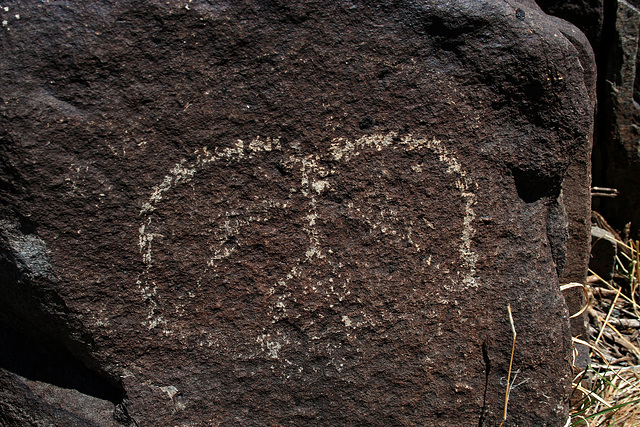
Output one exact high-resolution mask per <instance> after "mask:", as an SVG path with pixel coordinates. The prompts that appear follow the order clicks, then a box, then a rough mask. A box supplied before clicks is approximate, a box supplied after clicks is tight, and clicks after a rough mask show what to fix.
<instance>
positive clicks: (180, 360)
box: [0, 0, 594, 426]
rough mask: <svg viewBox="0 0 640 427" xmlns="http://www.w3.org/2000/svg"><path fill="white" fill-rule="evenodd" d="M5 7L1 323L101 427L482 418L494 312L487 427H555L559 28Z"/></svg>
mask: <svg viewBox="0 0 640 427" xmlns="http://www.w3.org/2000/svg"><path fill="white" fill-rule="evenodd" d="M5 8H6V9H3V10H4V12H3V13H4V15H3V19H4V21H5V22H6V24H4V26H3V27H2V29H1V30H2V31H3V33H2V39H1V40H0V41H1V43H2V44H1V49H2V52H1V53H2V55H0V71H1V77H0V79H1V80H0V84H1V85H2V87H3V91H2V93H0V97H1V103H0V141H1V145H0V151H1V153H0V159H1V160H0V161H1V162H2V163H1V165H2V169H0V185H1V187H0V188H1V189H2V191H1V193H0V197H1V198H2V205H1V206H2V207H1V208H0V209H2V211H1V212H2V215H3V218H4V220H3V223H2V227H1V228H2V233H1V235H0V237H1V238H0V255H1V256H0V260H1V261H2V262H3V266H5V267H6V269H5V270H4V271H5V273H3V277H2V281H1V283H0V286H1V288H0V291H1V292H0V301H1V304H2V306H3V308H4V309H5V312H6V313H7V314H5V315H3V316H2V319H3V322H5V323H6V324H7V326H8V327H11V326H12V325H16V324H20V325H21V326H20V327H22V328H24V329H25V330H26V331H27V333H28V334H31V335H33V336H41V335H43V334H44V335H47V336H50V338H51V339H52V340H54V341H55V342H57V343H58V344H62V345H64V346H65V347H66V348H67V349H68V350H69V351H70V352H71V353H73V355H74V356H75V357H76V358H77V359H78V360H81V361H82V362H83V363H84V364H86V366H87V367H89V368H90V369H92V370H94V371H95V372H97V373H99V374H100V375H102V376H103V377H104V378H106V379H107V380H108V381H109V382H110V383H111V384H112V386H113V387H118V388H119V392H121V399H122V402H121V403H120V404H119V405H118V411H119V412H118V413H119V414H121V415H119V416H118V417H117V420H118V421H117V422H119V423H121V424H126V423H134V422H135V423H137V424H138V425H140V426H142V425H184V424H189V423H190V424H196V425H198V424H199V425H216V424H222V425H274V424H281V425H285V424H286V425H304V424H312V425H316V424H317V425H364V424H366V425H448V426H457V425H459V426H467V425H469V424H470V423H471V424H473V425H476V424H479V425H495V424H499V422H500V420H501V418H502V413H503V409H504V408H503V402H504V393H505V384H504V381H505V378H506V377H507V374H508V367H509V359H510V356H511V342H512V335H511V326H510V324H509V321H508V318H507V305H508V304H510V305H511V307H512V309H513V312H514V322H515V328H516V330H517V331H518V338H517V344H516V352H515V357H514V370H517V372H518V374H517V383H519V386H518V387H517V388H515V389H514V390H512V392H511V394H510V399H509V412H508V417H507V423H505V425H544V424H546V425H564V424H565V421H566V419H567V413H568V408H567V401H568V396H569V391H570V388H569V385H570V380H571V369H570V354H571V342H570V331H569V321H568V313H567V309H566V306H565V303H564V300H563V298H562V295H561V294H560V292H559V288H558V272H559V270H560V269H561V264H562V260H563V259H564V257H565V249H564V246H565V244H566V239H567V232H566V226H567V223H566V221H567V219H566V216H565V215H564V213H563V212H565V210H564V208H563V207H562V198H561V196H560V195H561V189H562V183H563V179H564V177H565V173H566V170H567V168H568V167H569V165H570V164H572V162H573V163H575V159H576V158H577V157H576V156H575V153H576V152H581V150H583V151H584V150H587V151H588V147H589V137H590V129H591V120H592V119H591V115H592V112H593V104H592V100H591V99H590V95H592V93H593V75H594V73H593V64H592V62H591V60H589V57H588V55H585V52H588V47H585V44H584V43H583V42H582V41H581V40H580V38H579V35H578V33H577V32H575V30H574V29H572V28H571V27H569V26H567V24H565V23H563V22H561V21H559V20H558V19H554V18H551V17H548V16H546V15H544V14H543V13H542V12H540V10H539V9H538V8H537V7H536V6H535V4H534V3H533V2H532V1H522V2H514V1H502V0H492V1H488V0H487V1H476V0H474V1H463V0H460V1H454V2H451V1H433V2H425V3H412V2H406V3H404V2H400V3H398V2H376V3H375V5H369V4H361V3H359V2H346V1H345V2H330V1H327V2H319V3H307V2H299V3H292V2H278V1H274V2H269V3H264V2H237V3H232V4H230V3H228V2H223V1H208V2H205V1H193V2H187V1H177V0H174V1H168V2H165V1H163V2H160V1H146V2H134V1H123V2H117V3H115V2H114V3H107V2H105V3H99V4H97V3H91V4H90V5H89V4H87V5H79V6H74V7H67V5H65V4H60V3H56V4H48V3H46V2H42V3H37V4H36V3H22V2H16V3H8V4H7V6H5ZM6 319H9V320H6ZM21 321H22V323H21ZM520 383H521V384H520ZM122 414H124V415H122ZM76 415H77V414H76ZM129 417H130V418H129ZM130 420H131V421H130Z"/></svg>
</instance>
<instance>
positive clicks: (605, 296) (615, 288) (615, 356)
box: [571, 213, 640, 427]
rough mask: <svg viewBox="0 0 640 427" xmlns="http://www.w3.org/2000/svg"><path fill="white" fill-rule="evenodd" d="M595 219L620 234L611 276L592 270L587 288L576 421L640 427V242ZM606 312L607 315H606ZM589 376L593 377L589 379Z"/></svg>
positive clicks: (573, 415)
mask: <svg viewBox="0 0 640 427" xmlns="http://www.w3.org/2000/svg"><path fill="white" fill-rule="evenodd" d="M593 220H594V222H595V223H597V224H598V225H599V226H600V227H601V228H604V229H605V230H608V231H610V232H611V233H612V234H613V235H614V236H615V238H616V243H617V245H618V255H617V257H616V259H615V275H614V278H613V279H612V280H610V281H606V280H604V279H602V277H600V276H598V275H597V274H595V273H594V272H593V271H590V274H592V276H590V277H589V278H588V280H587V285H586V289H587V290H588V292H589V294H590V295H589V296H590V298H589V304H588V308H587V309H586V312H587V314H588V317H589V319H590V325H589V340H581V339H578V338H574V339H573V341H574V342H575V343H579V344H582V345H586V346H587V347H589V348H590V349H591V361H592V363H591V366H590V367H588V368H587V369H586V370H585V371H583V372H581V373H580V374H579V375H577V376H576V378H575V379H574V396H573V398H572V402H574V403H573V405H572V411H571V420H572V424H571V425H572V426H585V427H596V426H598V427H613V426H615V427H638V426H640V305H639V304H638V301H640V242H639V241H634V240H630V239H628V233H623V234H624V235H625V239H622V238H621V237H620V234H618V233H617V232H616V231H615V230H613V228H611V227H610V226H609V224H607V223H606V221H605V220H604V218H602V217H601V216H600V215H598V214H596V213H594V216H593ZM605 313H606V314H605ZM588 341H590V342H588ZM589 378H590V380H589Z"/></svg>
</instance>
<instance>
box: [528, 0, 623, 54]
mask: <svg viewBox="0 0 640 427" xmlns="http://www.w3.org/2000/svg"><path fill="white" fill-rule="evenodd" d="M614 1H615V0H614ZM536 3H537V4H538V5H539V6H540V7H541V8H542V10H544V11H545V13H548V14H549V15H553V16H557V17H559V18H562V19H565V20H566V21H568V22H571V23H572V24H573V25H575V26H576V27H578V28H579V29H580V30H582V31H583V32H584V34H585V35H586V36H587V38H588V39H589V42H590V43H591V46H593V47H594V49H595V50H596V52H597V49H598V48H599V47H600V41H601V40H602V26H603V24H604V13H605V11H604V9H605V7H604V3H605V1H604V0H536ZM596 55H597V54H596Z"/></svg>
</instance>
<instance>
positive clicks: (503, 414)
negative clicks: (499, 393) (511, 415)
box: [500, 304, 517, 427]
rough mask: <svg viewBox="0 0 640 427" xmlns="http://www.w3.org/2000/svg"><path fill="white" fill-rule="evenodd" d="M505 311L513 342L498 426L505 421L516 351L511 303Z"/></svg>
mask: <svg viewBox="0 0 640 427" xmlns="http://www.w3.org/2000/svg"><path fill="white" fill-rule="evenodd" d="M507 312H508V313H509V323H510V324H511V332H512V333H513V342H512V344H511V359H509V373H508V374H507V391H506V392H505V394H504V412H503V413H502V422H501V423H500V427H502V424H504V422H505V421H507V407H508V406H509V393H510V392H511V369H512V367H513V354H514V353H515V351H516V335H517V334H516V327H515V325H514V324H513V315H512V314H511V304H507Z"/></svg>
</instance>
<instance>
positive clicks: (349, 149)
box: [137, 132, 478, 357]
mask: <svg viewBox="0 0 640 427" xmlns="http://www.w3.org/2000/svg"><path fill="white" fill-rule="evenodd" d="M398 149H400V150H405V151H413V150H429V151H431V152H432V153H434V154H435V155H436V156H437V157H438V160H439V161H440V162H441V163H442V164H443V165H444V166H445V167H446V170H445V173H446V174H448V175H452V176H453V178H454V185H455V187H456V188H457V190H459V191H460V197H462V199H463V200H464V216H463V230H462V233H461V235H460V243H459V245H458V252H459V254H460V260H461V265H460V268H461V270H463V271H464V274H463V276H462V280H461V283H452V284H451V285H447V284H445V285H444V286H445V288H446V289H447V290H449V291H464V290H466V289H468V288H473V287H477V286H478V283H477V279H476V262H477V258H478V256H477V254H476V253H475V252H474V250H473V247H472V238H473V236H474V234H475V228H474V224H473V222H474V220H475V212H474V209H473V206H474V205H475V203H476V200H477V197H476V194H475V191H476V190H477V184H476V183H475V182H474V181H473V180H472V179H471V177H470V176H469V175H468V174H467V173H466V172H465V171H464V170H463V169H462V166H461V164H460V162H459V161H458V159H457V158H456V155H455V153H453V152H452V151H451V150H450V149H448V148H447V147H446V146H445V145H444V144H443V143H442V142H441V141H439V140H437V139H435V138H432V139H426V138H417V137H414V136H413V135H411V134H408V135H406V136H403V137H401V138H398V137H397V134H396V133H395V132H390V133H388V134H386V135H383V134H376V135H370V136H363V137H361V138H359V139H356V140H355V141H354V140H350V139H347V138H335V139H333V140H332V143H331V145H330V147H329V150H328V152H327V153H324V154H315V155H314V154H311V155H304V156H302V155H296V154H291V155H289V158H288V163H289V164H290V165H292V166H293V167H295V168H298V171H299V172H300V176H301V181H300V185H299V187H298V188H297V189H295V190H294V191H299V192H300V193H301V194H302V195H303V196H304V197H305V198H307V200H308V203H309V204H308V206H309V207H308V214H307V216H306V217H305V219H306V221H307V223H306V224H305V227H304V230H305V232H306V233H307V235H308V242H309V244H308V248H307V250H306V251H305V253H304V254H301V256H300V258H298V259H297V260H296V261H295V263H294V264H295V265H293V266H292V268H291V269H290V271H289V272H288V273H287V274H285V275H284V276H283V277H281V278H280V279H277V280H276V281H275V282H276V283H274V288H279V289H280V295H281V298H279V299H278V301H277V302H276V303H275V304H274V306H273V307H271V308H270V309H271V313H272V316H273V320H272V322H273V323H275V322H276V321H277V320H279V319H281V318H284V317H286V298H287V296H288V294H287V293H286V288H287V283H288V282H289V281H291V280H292V279H293V278H295V277H300V275H301V274H302V272H301V270H300V268H299V266H300V265H301V264H302V265H304V263H306V262H309V261H310V260H312V259H314V258H318V259H320V260H322V262H326V263H327V264H328V266H329V267H331V268H332V269H333V270H334V271H337V272H339V270H340V268H341V267H342V265H341V264H340V263H338V264H337V265H334V264H335V263H332V262H331V260H329V259H327V257H326V255H327V254H326V253H325V252H324V250H323V249H322V247H321V245H320V242H319V237H318V236H319V234H318V233H319V232H318V229H317V227H316V220H317V219H318V210H317V206H318V205H317V203H318V202H317V197H318V196H320V195H321V194H322V193H323V192H324V191H325V190H327V189H328V188H330V186H331V182H330V179H328V175H330V171H328V170H326V168H325V167H324V166H322V162H323V161H325V160H333V161H336V162H340V163H343V162H345V163H346V162H349V161H350V160H351V159H353V158H355V157H357V156H360V155H361V154H362V153H363V152H366V151H371V150H375V151H383V150H398ZM271 151H281V152H283V151H284V150H283V149H282V147H281V144H280V140H279V138H265V137H256V138H254V139H253V140H251V141H250V142H249V143H245V142H244V141H242V140H237V141H236V143H235V144H234V146H233V147H227V148H224V149H216V150H215V151H213V152H211V151H209V150H208V149H207V148H206V147H205V148H202V149H201V150H198V151H197V152H196V153H195V155H196V159H195V160H194V161H188V160H186V159H182V160H181V161H180V162H178V163H177V164H176V165H175V166H174V167H173V168H172V169H171V170H170V171H169V173H168V174H167V175H166V176H165V177H164V178H163V180H162V182H161V183H160V184H158V185H156V186H154V187H153V188H152V191H151V194H150V196H149V199H148V200H147V201H145V202H144V203H143V204H142V207H141V210H140V216H141V222H140V226H139V229H138V231H139V235H138V246H139V251H140V254H141V256H142V261H143V263H144V265H145V269H144V271H143V272H142V273H141V274H140V275H139V277H138V280H137V285H138V291H139V292H140V294H141V295H142V296H143V298H144V300H145V301H147V303H148V313H147V319H146V321H145V322H144V323H143V324H144V326H146V327H147V328H149V329H153V328H155V327H157V326H162V327H163V332H164V333H165V334H167V335H171V334H173V333H174V331H173V328H172V327H171V325H170V324H169V322H168V321H167V320H166V319H165V318H164V317H162V316H161V315H160V314H158V313H157V312H156V311H157V309H158V304H157V302H156V301H155V297H156V295H157V286H156V284H155V282H153V281H152V280H150V278H149V272H150V270H151V268H152V266H153V258H152V245H153V243H154V239H155V240H156V241H157V240H158V239H162V237H163V236H162V235H161V234H157V233H154V232H152V231H151V228H152V227H151V224H152V218H151V216H150V215H151V213H152V212H154V211H155V210H156V209H157V208H158V206H159V205H160V203H161V201H162V200H163V198H164V197H166V194H167V192H168V191H169V190H170V189H172V188H174V187H176V186H179V185H181V184H184V183H188V182H190V181H191V180H192V179H193V177H194V176H195V175H196V174H197V173H198V171H200V170H202V169H204V168H206V167H207V166H208V165H215V164H216V163H220V164H222V163H225V164H228V163H233V162H240V161H243V160H248V159H251V158H255V157H257V156H260V155H264V153H266V152H271ZM412 170H413V172H414V173H420V172H421V167H420V166H419V165H416V166H415V167H412ZM283 208H287V206H286V203H279V202H274V201H271V200H266V199H265V200H263V201H262V203H261V209H262V213H263V214H267V215H268V212H269V209H283ZM349 209H350V210H353V207H352V206H349ZM384 214H385V213H384V212H382V213H381V215H384ZM386 214H387V215H389V216H391V217H393V216H394V215H396V214H397V212H393V211H391V210H390V211H389V212H387V213H386ZM234 215H239V216H241V217H243V218H244V219H235V220H233V221H235V222H232V221H231V220H229V219H227V220H225V222H224V224H222V225H221V229H224V230H225V231H224V233H227V234H228V235H227V237H230V236H233V235H235V234H238V230H239V229H240V228H241V227H244V226H247V225H249V223H251V222H254V221H266V220H267V218H262V217H261V216H260V212H258V213H256V212H249V211H247V212H234ZM362 219H365V220H367V219H366V218H364V217H363V218H362ZM369 225H371V226H372V228H375V227H376V226H377V225H376V224H373V223H370V224H369ZM381 231H382V232H383V233H387V232H389V233H392V234H393V233H394V230H387V229H384V228H383V229H382V230H381ZM410 234H411V230H410V229H409V235H408V241H409V242H411V244H414V243H413V242H412V241H411V237H410ZM223 240H224V239H223ZM414 246H416V248H417V249H418V250H420V249H421V248H419V247H418V246H417V245H415V244H414ZM327 250H328V251H329V252H331V249H330V248H329V249H327ZM234 251H235V248H234V247H231V248H226V247H224V248H223V247H222V246H221V247H220V248H219V249H218V250H214V253H213V255H212V256H211V258H210V259H209V261H208V265H209V266H212V265H213V264H214V263H215V262H218V261H220V260H222V259H224V258H227V257H229V256H231V255H232V254H233V252H234ZM428 259H429V262H430V259H431V257H430V255H429V257H428ZM346 280H347V282H348V279H346ZM330 281H331V280H330ZM331 282H332V281H331ZM317 285H322V284H321V283H318V284H317ZM327 285H328V289H329V290H330V291H331V292H334V296H337V297H339V298H340V300H342V296H344V295H348V294H349V291H348V290H346V291H345V292H346V293H345V292H343V293H342V294H341V295H342V296H341V295H340V294H339V292H338V290H336V289H334V285H333V283H328V284H327ZM312 288H313V291H316V290H317V289H316V287H315V286H312ZM327 292H328V291H327ZM289 296H290V295H289ZM349 323H351V321H349ZM274 332H275V331H274ZM276 335H277V334H274V333H270V332H269V331H267V330H266V328H264V330H263V331H261V334H260V335H259V338H258V339H257V342H259V343H260V344H261V346H262V347H263V352H264V353H265V354H266V355H268V356H269V357H273V356H277V353H278V350H279V349H280V348H281V347H282V345H283V344H287V342H279V341H275V340H274V338H276ZM207 342H208V344H206V345H208V346H210V345H213V344H212V343H211V341H210V340H209V341H207ZM200 345H203V343H200Z"/></svg>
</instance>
